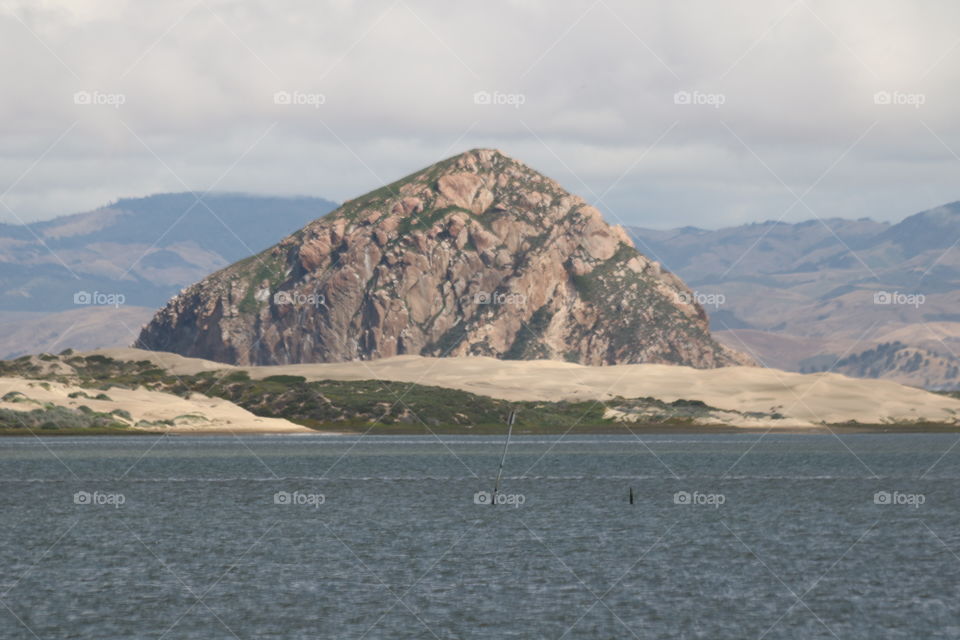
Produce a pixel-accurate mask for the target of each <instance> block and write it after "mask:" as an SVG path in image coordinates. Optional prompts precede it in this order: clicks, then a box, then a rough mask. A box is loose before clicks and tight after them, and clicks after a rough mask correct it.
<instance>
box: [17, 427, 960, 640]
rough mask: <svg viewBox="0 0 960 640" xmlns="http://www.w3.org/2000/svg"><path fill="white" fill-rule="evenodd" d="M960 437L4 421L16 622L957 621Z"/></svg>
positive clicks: (208, 626) (312, 628) (53, 634)
mask: <svg viewBox="0 0 960 640" xmlns="http://www.w3.org/2000/svg"><path fill="white" fill-rule="evenodd" d="M957 441H958V438H957V436H956V435H935V434H929V435H846V436H842V439H841V438H838V437H834V436H831V435H776V434H771V435H767V436H765V437H763V438H762V439H761V438H760V436H759V435H758V434H747V435H661V436H644V437H643V439H642V440H640V439H637V438H634V437H632V436H630V435H629V434H627V435H624V436H605V437H594V436H591V437H586V436H583V437H566V438H563V439H562V440H560V439H559V436H538V437H519V438H515V439H514V441H513V442H512V444H511V446H510V453H509V456H508V458H507V465H506V468H505V470H504V486H503V490H502V496H501V499H503V500H505V501H508V502H509V503H510V504H509V505H501V506H489V505H478V504H475V494H476V492H478V491H483V490H488V489H489V488H490V487H491V485H492V478H493V476H494V475H495V473H496V468H497V463H498V460H499V456H500V452H501V449H502V444H503V441H502V439H500V438H485V437H451V436H445V437H443V438H442V440H441V439H438V438H433V437H409V436H398V437H392V438H388V437H366V438H362V439H358V438H356V437H320V436H306V437H298V436H276V437H274V436H263V437H244V438H234V437H197V438H189V437H176V438H161V439H159V440H158V439H154V438H150V437H146V438H113V437H90V438H46V439H43V440H40V439H37V438H3V439H0V638H3V639H11V640H12V639H21V638H23V639H34V638H43V639H46V638H91V639H96V640H106V639H110V638H155V639H161V638H171V639H173V638H189V639H198V640H199V639H202V640H211V639H215V638H241V639H247V638H283V639H301V638H311V639H312V638H444V639H446V638H525V639H526V638H604V639H606V638H634V637H636V638H709V639H713V640H715V639H723V638H737V639H739V638H803V639H811V638H842V639H844V640H846V639H851V638H852V639H860V638H863V639H867V638H870V639H875V638H905V639H911V640H912V639H915V638H958V637H960V527H958V524H960V523H958V516H960V492H958V489H960V446H957V447H954V444H956V443H957ZM630 487H632V488H633V490H634V492H635V495H636V503H635V504H634V505H632V506H631V505H630V504H628V492H629V489H630ZM878 492H879V493H878ZM484 498H486V496H484V495H482V494H481V495H480V496H478V499H481V500H482V499H484ZM678 502H679V504H678ZM518 503H522V504H518Z"/></svg>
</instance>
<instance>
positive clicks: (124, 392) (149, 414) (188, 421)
mask: <svg viewBox="0 0 960 640" xmlns="http://www.w3.org/2000/svg"><path fill="white" fill-rule="evenodd" d="M14 391H16V392H19V393H21V394H23V396H25V397H26V398H28V399H29V400H33V401H36V402H35V403H34V402H24V401H21V402H0V408H3V409H11V410H13V411H30V410H31V409H36V408H38V407H40V406H41V405H42V404H43V403H52V404H54V405H57V406H61V407H68V408H71V409H77V408H79V407H80V406H82V405H84V406H87V407H89V408H90V409H92V410H94V411H97V412H100V413H110V412H111V411H114V410H116V409H121V410H123V411H126V412H127V413H128V414H129V415H130V416H131V417H132V418H133V423H134V424H136V423H137V422H141V421H144V422H150V423H154V424H153V425H151V426H143V427H142V428H146V429H149V430H151V431H169V432H171V433H196V432H223V433H234V432H235V433H316V432H315V431H314V430H313V429H308V428H307V427H303V426H300V425H298V424H294V423H292V422H289V421H288V420H283V419H281V418H261V417H258V416H255V415H253V414H252V413H250V412H249V411H247V410H246V409H244V408H242V407H238V406H237V405H235V404H233V403H232V402H229V401H227V400H222V399H220V398H208V397H206V396H204V395H202V394H199V393H194V394H192V395H191V396H190V399H189V400H188V399H185V398H181V397H179V396H175V395H172V394H169V393H161V392H157V391H146V390H144V389H138V390H135V391H134V390H130V389H121V388H119V387H112V388H111V389H109V390H108V391H106V392H104V393H105V394H106V395H107V397H109V398H110V399H109V400H96V399H94V398H93V397H90V398H84V397H78V398H70V397H69V394H70V393H74V392H83V393H86V394H88V395H90V396H95V395H97V394H98V393H100V392H99V391H96V390H91V389H83V388H81V387H76V386H72V385H65V384H60V383H57V382H43V383H42V384H41V381H38V380H26V379H23V378H0V396H4V395H6V394H8V393H10V392H14ZM118 420H121V419H118ZM161 421H171V422H172V423H173V424H171V425H168V424H163V423H162V422H161Z"/></svg>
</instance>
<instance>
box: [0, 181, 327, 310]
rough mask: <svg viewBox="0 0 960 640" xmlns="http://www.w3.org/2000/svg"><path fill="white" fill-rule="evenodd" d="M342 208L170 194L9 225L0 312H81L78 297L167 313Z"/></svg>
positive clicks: (0, 236)
mask: <svg viewBox="0 0 960 640" xmlns="http://www.w3.org/2000/svg"><path fill="white" fill-rule="evenodd" d="M335 207H336V204H335V203H333V202H330V201H328V200H322V199H320V198H306V197H298V198H279V197H264V196H251V195H241V194H208V195H206V196H203V198H202V199H201V200H200V201H199V202H198V201H197V198H196V197H195V196H194V194H192V193H170V194H160V195H154V196H149V197H147V198H135V199H123V200H118V201H117V202H115V203H113V204H110V205H108V206H105V207H102V208H100V209H96V210H94V211H90V212H87V213H78V214H74V215H68V216H63V217H59V218H54V219H53V220H47V221H44V222H37V223H33V224H30V225H29V226H28V227H26V226H18V225H0V310H2V311H62V310H67V309H74V308H76V305H75V304H74V299H73V295H74V293H75V292H77V291H88V292H94V291H98V292H106V293H119V294H122V295H123V296H124V299H125V304H129V305H134V306H146V307H158V306H161V305H162V304H163V303H165V302H166V301H167V300H168V299H169V298H170V297H171V296H173V295H174V294H176V293H177V292H178V291H179V290H180V289H181V288H182V287H183V286H184V285H186V284H189V283H191V282H194V281H195V280H196V279H197V278H199V277H202V276H203V275H206V274H207V273H209V272H210V271H211V270H215V269H218V268H220V267H223V266H226V265H228V264H230V263H231V262H234V261H236V260H239V259H240V258H244V257H246V256H248V255H250V254H251V253H255V252H257V251H260V250H262V249H264V248H266V247H268V246H270V245H271V244H273V243H274V242H276V241H277V240H278V239H279V238H282V237H284V236H285V235H287V234H288V233H290V232H291V231H293V230H295V229H298V228H300V227H301V226H303V225H304V224H305V223H306V222H307V221H309V220H313V219H314V218H316V217H318V216H321V215H323V214H325V213H327V212H328V211H331V210H332V209H334V208H335Z"/></svg>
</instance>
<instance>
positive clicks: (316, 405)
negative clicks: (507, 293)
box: [0, 354, 714, 433]
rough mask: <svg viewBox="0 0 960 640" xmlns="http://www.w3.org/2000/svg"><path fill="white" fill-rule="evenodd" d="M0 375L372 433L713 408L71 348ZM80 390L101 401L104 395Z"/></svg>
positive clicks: (547, 424)
mask: <svg viewBox="0 0 960 640" xmlns="http://www.w3.org/2000/svg"><path fill="white" fill-rule="evenodd" d="M0 375H3V376H16V377H23V378H33V379H43V380H51V381H57V382H62V383H66V384H74V385H78V386H81V387H84V388H87V389H92V390H96V391H101V392H102V391H107V390H109V389H110V388H111V387H121V388H127V389H134V388H138V387H143V388H146V389H150V390H155V391H162V392H167V393H173V394H176V395H179V396H189V395H190V394H193V393H201V394H203V395H206V396H214V397H219V398H224V399H226V400H229V401H231V402H233V403H235V404H237V405H239V406H241V407H243V408H245V409H247V410H248V411H250V412H251V413H253V414H255V415H258V416H263V417H276V418H286V419H287V420H290V421H292V422H296V423H299V424H302V425H305V426H308V427H311V428H314V429H319V430H336V431H344V430H346V431H366V430H368V429H372V432H374V433H410V432H418V430H423V429H429V430H431V431H432V430H436V431H438V432H448V433H449V432H454V433H464V432H470V433H485V432H489V433H497V432H500V431H502V428H503V423H504V420H505V419H506V417H507V416H508V415H509V413H510V411H512V410H517V411H518V416H519V417H518V420H517V424H516V429H517V432H518V433H546V432H549V431H553V432H556V431H558V430H559V431H561V432H565V431H567V430H569V429H572V430H573V431H574V432H591V431H596V430H606V431H614V430H621V429H623V427H622V426H619V424H618V423H617V422H616V421H615V420H613V419H611V418H609V417H606V416H605V413H606V411H607V409H608V408H615V409H616V410H617V411H620V412H622V413H624V414H627V415H637V416H641V418H642V419H641V420H640V423H642V424H657V425H670V426H685V425H686V426H689V425H693V424H694V420H695V419H696V418H700V417H704V416H707V415H709V414H710V412H711V411H714V409H713V408H711V407H708V406H706V405H703V404H702V403H695V402H686V401H677V402H674V403H664V402H661V401H659V400H656V399H654V398H634V399H623V398H617V399H614V400H611V401H608V402H603V403H602V402H595V401H592V400H590V401H583V402H563V401H555V402H532V401H531V402H509V401H507V400H500V399H496V398H490V397H487V396H481V395H477V394H473V393H469V392H466V391H460V390H457V389H446V388H442V387H434V386H427V385H420V384H410V383H404V382H388V381H382V380H351V381H343V380H316V381H308V380H307V379H306V378H304V377H302V376H290V375H275V376H269V377H266V378H262V379H253V378H251V377H250V375H249V374H248V373H247V371H244V370H239V371H230V370H222V371H207V372H203V373H200V374H197V375H183V376H177V375H173V374H171V373H169V372H167V371H164V370H163V369H159V368H157V367H156V366H155V365H154V364H152V363H151V362H149V361H146V360H141V361H122V360H113V359H111V358H107V357H105V356H100V355H91V356H79V355H73V354H63V355H61V356H57V357H55V358H53V359H52V360H51V359H43V360H41V359H40V358H29V357H27V358H20V359H18V360H13V361H2V362H0ZM75 395H76V397H83V395H86V397H89V398H95V397H97V394H96V393H95V392H91V393H89V394H87V393H86V392H77V393H76V394H75ZM118 417H123V416H118ZM3 426H10V427H14V426H16V425H14V424H9V425H7V424H6V423H0V428H2V427H3ZM90 426H106V425H102V424H100V423H97V424H96V425H94V424H91V425H90ZM138 426H151V425H138ZM155 426H158V427H162V426H163V425H155ZM468 430H469V431H468Z"/></svg>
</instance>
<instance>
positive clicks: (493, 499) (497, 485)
mask: <svg viewBox="0 0 960 640" xmlns="http://www.w3.org/2000/svg"><path fill="white" fill-rule="evenodd" d="M516 418H517V412H516V411H511V412H510V417H509V418H507V441H506V442H504V443H503V455H502V456H500V468H499V469H497V480H496V482H494V483H493V496H492V497H491V499H490V505H491V506H493V505H495V504H497V492H498V491H500V476H501V475H502V474H503V461H504V460H506V459H507V447H508V446H510V434H511V433H513V421H514V420H515V419H516Z"/></svg>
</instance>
